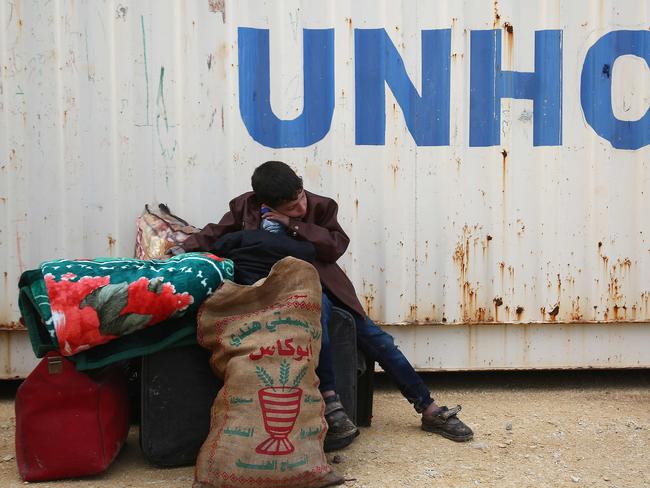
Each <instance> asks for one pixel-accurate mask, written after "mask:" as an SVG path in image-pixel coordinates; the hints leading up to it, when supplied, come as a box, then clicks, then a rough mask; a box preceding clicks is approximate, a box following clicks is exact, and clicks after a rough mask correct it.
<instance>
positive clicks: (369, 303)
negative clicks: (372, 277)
mask: <svg viewBox="0 0 650 488" xmlns="http://www.w3.org/2000/svg"><path fill="white" fill-rule="evenodd" d="M362 286H363V290H364V292H365V290H366V287H368V289H369V290H368V293H363V295H362V296H363V301H364V302H365V305H366V307H365V308H366V314H368V315H371V314H372V312H373V306H374V304H375V287H374V286H373V284H372V283H368V282H367V281H366V280H364V281H363V285H362Z"/></svg>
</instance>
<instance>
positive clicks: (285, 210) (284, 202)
mask: <svg viewBox="0 0 650 488" xmlns="http://www.w3.org/2000/svg"><path fill="white" fill-rule="evenodd" d="M251 185H252V187H253V191H254V192H255V196H256V197H257V200H258V201H260V202H261V203H263V204H265V205H268V206H269V207H271V208H273V209H274V210H276V211H278V212H280V213H282V214H284V215H286V216H288V217H292V218H301V217H304V215H305V213H306V212H307V198H306V197H305V192H304V191H303V188H302V178H300V177H299V176H298V175H297V174H296V173H295V172H294V171H293V170H292V169H291V168H290V167H289V166H288V165H286V164H285V163H283V162H282V161H267V162H266V163H263V164H261V165H259V166H258V167H257V168H255V171H253V176H252V177H251Z"/></svg>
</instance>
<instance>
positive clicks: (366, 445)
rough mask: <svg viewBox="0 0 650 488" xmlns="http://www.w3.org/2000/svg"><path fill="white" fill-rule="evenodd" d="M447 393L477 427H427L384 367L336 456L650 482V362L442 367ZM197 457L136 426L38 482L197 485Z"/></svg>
mask: <svg viewBox="0 0 650 488" xmlns="http://www.w3.org/2000/svg"><path fill="white" fill-rule="evenodd" d="M425 378H426V381H427V382H428V383H429V384H430V386H431V388H432V390H433V391H435V392H436V396H437V399H438V400H439V402H440V403H447V404H449V405H452V404H455V403H461V404H462V405H463V412H462V418H463V419H464V420H465V421H466V422H467V423H468V424H470V425H471V426H472V427H473V428H474V430H475V432H476V435H475V439H474V440H473V441H472V442H469V443H465V444H457V443H454V442H451V441H448V440H446V439H443V438H441V437H439V436H436V435H432V434H427V433H425V432H422V431H420V430H419V422H418V416H417V414H416V413H415V412H414V411H413V410H412V409H411V408H410V406H409V405H408V404H407V403H406V401H405V400H403V399H402V398H401V396H400V394H399V392H398V391H397V390H396V389H395V388H394V387H393V386H392V385H391V384H390V383H389V382H388V381H386V380H385V379H383V378H380V379H379V381H378V385H377V388H376V395H375V403H374V405H375V406H374V408H375V412H374V414H375V416H374V419H373V425H372V427H370V428H364V429H362V433H361V436H360V437H359V438H358V440H357V441H356V442H355V443H354V444H353V445H352V446H350V447H349V448H348V449H345V450H343V451H340V452H339V453H337V454H338V458H337V459H334V458H333V456H334V454H335V453H332V454H331V455H330V459H331V460H333V461H338V462H337V463H336V464H334V467H335V469H336V470H337V471H338V472H340V473H341V474H343V475H344V476H345V477H346V478H347V479H348V481H347V482H346V485H345V486H346V487H349V488H361V487H391V488H392V487H425V486H426V487H454V488H455V487H475V486H485V487H499V488H501V487H517V488H520V487H535V488H539V487H581V486H589V487H619V488H620V487H650V457H649V456H648V454H649V452H648V448H649V447H650V371H648V370H637V371H628V372H626V371H585V372H554V373H549V372H525V373H522V372H514V373H455V374H452V373H436V374H430V375H427V376H425ZM16 386H17V383H16V382H0V487H3V488H4V487H19V486H24V485H25V484H26V483H23V481H22V480H20V478H19V475H18V471H17V468H16V460H15V453H14V428H15V420H14V411H13V398H14V394H15V390H16ZM192 479H193V468H192V467H187V468H176V469H157V468H155V467H152V466H150V465H148V464H147V463H146V461H145V460H144V459H143V458H142V455H141V453H140V449H139V447H138V431H137V426H134V427H133V428H132V430H131V433H130V435H129V439H128V442H127V444H126V446H125V448H124V449H123V451H122V452H121V454H120V455H119V457H118V458H117V459H116V461H115V463H114V464H113V465H112V466H111V467H110V469H109V470H108V471H107V472H106V473H104V474H103V475H101V476H97V477H92V478H86V479H83V480H67V481H59V482H44V483H39V484H38V486H39V488H40V487H42V488H48V487H52V488H54V487H62V486H72V487H78V488H82V487H83V488H91V487H96V488H100V487H113V488H114V487H156V486H160V487H165V488H167V487H187V486H191V484H192Z"/></svg>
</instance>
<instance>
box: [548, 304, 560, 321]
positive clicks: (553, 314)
mask: <svg viewBox="0 0 650 488" xmlns="http://www.w3.org/2000/svg"><path fill="white" fill-rule="evenodd" d="M559 313H560V304H559V303H558V304H556V305H555V307H553V310H551V311H550V312H549V313H548V314H549V315H550V316H551V320H552V321H553V322H555V319H556V318H557V315H558V314H559Z"/></svg>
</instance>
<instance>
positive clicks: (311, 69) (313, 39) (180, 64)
mask: <svg viewBox="0 0 650 488" xmlns="http://www.w3.org/2000/svg"><path fill="white" fill-rule="evenodd" d="M649 12H650V1H639V0H601V1H596V0H591V1H588V0H585V1H581V2H576V1H572V0H553V1H551V0H548V1H545V0H539V1H529V2H517V1H514V0H508V1H486V0H463V1H450V0H447V1H430V0H429V1H425V0H419V1H413V0H393V1H388V0H384V1H377V0H362V1H354V2H348V1H343V0H337V1H330V2H310V1H306V0H303V1H298V0H282V1H271V0H265V1H264V0H236V1H229V0H196V1H180V0H178V1H174V0H166V1H161V0H157V1H153V0H149V1H144V0H139V1H127V0H115V1H108V0H106V1H99V0H85V1H84V0H76V1H75V0H56V1H51V2H42V1H37V0H33V1H27V0H24V1H21V0H14V1H6V2H2V3H1V4H0V26H1V28H0V56H1V59H0V66H1V67H2V73H1V75H0V115H1V116H2V119H1V121H0V124H1V129H2V130H1V133H2V137H0V259H1V260H2V261H1V262H2V269H1V272H2V275H3V276H2V288H1V289H0V324H2V325H1V326H0V327H2V328H3V329H4V332H3V333H2V334H0V341H2V344H0V376H4V377H12V376H20V375H24V370H25V369H26V370H27V371H28V370H29V369H28V367H27V366H26V367H24V368H22V366H21V367H20V368H18V370H17V369H16V367H17V366H16V359H12V358H15V357H24V355H25V348H26V347H28V346H27V341H26V340H24V338H23V339H16V337H17V335H16V334H18V335H20V334H23V335H24V334H25V333H24V331H23V332H20V331H19V330H20V326H19V325H18V323H17V321H18V318H19V311H18V307H17V282H18V278H19V276H20V274H21V273H22V272H23V271H25V270H27V269H31V268H35V267H37V266H38V264H39V263H40V262H41V261H43V260H48V259H54V258H64V257H65V258H76V257H95V256H130V255H132V252H133V246H134V238H135V224H134V222H135V218H136V217H137V215H139V213H140V212H141V210H142V208H143V206H144V204H145V203H147V202H152V201H160V202H165V203H167V204H169V205H170V207H171V208H172V209H173V210H174V211H175V213H177V214H178V215H181V216H183V217H184V218H186V219H187V220H188V221H190V222H191V223H193V224H195V225H197V226H202V225H204V224H206V223H208V222H214V221H216V220H218V219H219V218H220V217H221V215H222V214H223V213H224V212H225V210H226V209H227V203H228V201H229V200H230V198H232V197H233V196H235V195H237V194H239V193H241V192H244V191H247V190H248V189H249V187H250V183H249V181H250V174H251V173H252V170H253V169H254V168H255V167H256V166H257V165H258V164H260V163H261V162H263V161H266V160H269V159H280V160H283V161H285V162H287V163H289V164H290V165H291V166H293V167H294V168H295V169H296V170H297V171H298V172H299V173H300V174H301V175H302V176H303V179H304V182H305V187H306V188H307V189H309V190H311V191H313V192H315V193H320V194H324V195H329V196H331V197H333V198H335V199H336V200H337V201H338V202H339V207H340V209H339V220H340V222H341V224H342V225H343V227H344V229H346V231H347V233H348V234H349V236H350V238H351V245H350V247H349V249H348V252H347V254H346V255H345V256H344V257H343V258H342V259H341V260H340V264H341V265H342V266H343V267H344V269H345V270H346V271H347V273H348V275H349V276H350V278H351V279H352V280H353V282H354V284H355V285H356V287H357V291H358V294H359V297H360V299H361V300H362V303H363V304H364V305H365V307H366V308H367V311H368V313H369V315H370V316H371V317H372V318H373V319H375V320H377V321H378V322H381V323H383V324H387V325H390V326H391V327H389V328H390V330H391V332H393V333H394V334H395V335H396V337H397V339H398V342H399V343H400V345H401V347H402V348H403V349H404V350H405V352H406V353H407V355H408V356H409V357H410V358H411V359H412V360H413V361H414V363H415V364H416V366H417V367H418V368H420V369H480V368H547V367H553V368H560V367H639V366H641V367H649V366H650V354H649V353H648V352H647V351H644V350H642V349H641V348H640V344H643V343H647V341H648V339H650V327H648V325H647V323H648V321H649V320H650V303H649V300H650V241H649V240H648V235H649V234H650V220H649V219H648V217H647V216H648V214H649V213H650V195H649V192H650V163H649V162H648V156H649V155H650V152H649V149H648V145H650V114H649V113H648V106H649V105H650V72H649V64H650V30H649V28H650V14H649ZM9 330H11V331H12V332H7V331H9ZM11 337H14V339H13V342H12V339H11ZM17 344H21V345H20V346H17ZM11 348H13V349H14V353H15V352H16V351H15V349H16V348H20V354H18V355H17V354H13V355H12V354H9V352H5V351H10V349H11ZM21 355H22V356H21ZM21 364H22V360H21ZM3 371H4V372H3Z"/></svg>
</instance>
